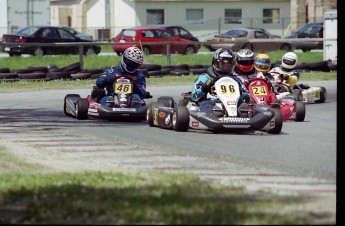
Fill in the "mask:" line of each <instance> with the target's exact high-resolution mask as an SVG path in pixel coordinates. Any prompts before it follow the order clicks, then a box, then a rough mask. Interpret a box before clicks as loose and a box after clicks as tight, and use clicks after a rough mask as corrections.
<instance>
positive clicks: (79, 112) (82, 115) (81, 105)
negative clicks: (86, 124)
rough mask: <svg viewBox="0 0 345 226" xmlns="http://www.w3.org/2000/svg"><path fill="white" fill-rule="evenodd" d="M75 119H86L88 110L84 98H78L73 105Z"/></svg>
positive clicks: (86, 101) (87, 103) (87, 102)
mask: <svg viewBox="0 0 345 226" xmlns="http://www.w3.org/2000/svg"><path fill="white" fill-rule="evenodd" d="M75 110H76V117H77V119H81V120H84V119H87V112H88V110H89V101H88V100H87V99H86V98H80V99H79V100H78V101H77V103H76V106H75Z"/></svg>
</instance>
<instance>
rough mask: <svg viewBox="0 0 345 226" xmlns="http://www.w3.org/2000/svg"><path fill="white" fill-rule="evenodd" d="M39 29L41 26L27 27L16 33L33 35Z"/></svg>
mask: <svg viewBox="0 0 345 226" xmlns="http://www.w3.org/2000/svg"><path fill="white" fill-rule="evenodd" d="M38 29H39V27H25V28H23V29H20V30H18V31H16V32H14V34H16V35H33V34H34V33H35V32H36V31H37V30H38Z"/></svg>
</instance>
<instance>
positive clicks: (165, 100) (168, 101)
mask: <svg viewBox="0 0 345 226" xmlns="http://www.w3.org/2000/svg"><path fill="white" fill-rule="evenodd" d="M157 102H162V103H166V107H171V108H174V106H175V101H174V98H172V97H170V96H161V97H158V99H157Z"/></svg>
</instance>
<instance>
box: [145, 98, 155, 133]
mask: <svg viewBox="0 0 345 226" xmlns="http://www.w3.org/2000/svg"><path fill="white" fill-rule="evenodd" d="M154 108H157V102H152V103H150V104H149V105H148V106H147V110H146V121H147V124H149V126H150V127H152V126H154V124H153V111H154V110H153V109H154Z"/></svg>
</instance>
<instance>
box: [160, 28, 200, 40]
mask: <svg viewBox="0 0 345 226" xmlns="http://www.w3.org/2000/svg"><path fill="white" fill-rule="evenodd" d="M159 27H161V28H165V29H167V30H169V31H171V32H173V33H174V35H176V36H178V37H180V38H184V39H188V40H191V41H195V42H198V41H199V39H198V38H197V37H195V36H194V35H192V33H190V32H189V31H188V30H187V29H185V28H184V27H181V26H176V25H161V26H159Z"/></svg>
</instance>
